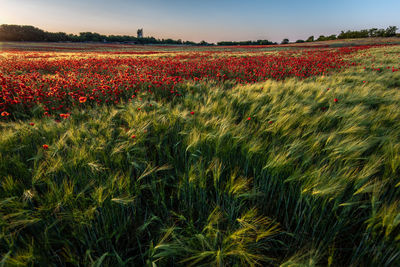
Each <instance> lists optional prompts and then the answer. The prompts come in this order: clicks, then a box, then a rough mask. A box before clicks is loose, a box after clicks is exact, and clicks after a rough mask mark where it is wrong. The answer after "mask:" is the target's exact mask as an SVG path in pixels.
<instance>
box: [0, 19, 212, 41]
mask: <svg viewBox="0 0 400 267" xmlns="http://www.w3.org/2000/svg"><path fill="white" fill-rule="evenodd" d="M0 41H17V42H18V41H27V42H134V43H137V44H178V45H179V44H188V45H209V43H207V42H205V41H201V42H200V43H195V42H191V41H182V40H180V39H179V40H173V39H156V38H154V37H143V38H137V37H135V36H129V35H102V34H99V33H93V32H81V33H79V35H75V34H66V33H65V32H47V31H44V30H42V29H39V28H36V27H34V26H28V25H7V24H3V25H0Z"/></svg>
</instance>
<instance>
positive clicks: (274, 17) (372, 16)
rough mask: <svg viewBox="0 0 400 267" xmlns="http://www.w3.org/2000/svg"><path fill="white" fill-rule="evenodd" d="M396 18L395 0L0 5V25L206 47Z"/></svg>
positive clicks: (399, 22) (9, 1) (397, 22)
mask: <svg viewBox="0 0 400 267" xmlns="http://www.w3.org/2000/svg"><path fill="white" fill-rule="evenodd" d="M399 14H400V0H397V1H395V0H381V1H379V0H375V1H371V0H347V1H345V0H337V1H329V2H328V1H323V0H320V1H316V0H306V1H293V0H287V1H285V0H280V1H269V0H264V1H261V0H248V1H237V0H233V1H228V0H215V1H210V0H196V1H191V0H186V1H184V0H146V1H144V0H113V1H104V0H69V1H61V0H0V24H24V25H34V26H36V27H39V28H42V29H44V30H48V31H64V32H67V33H79V32H82V31H92V32H98V33H103V34H128V35H136V30H137V29H138V28H142V27H143V29H144V34H145V36H154V37H156V38H174V39H183V40H192V41H201V40H206V41H209V42H217V41H223V40H257V39H268V40H272V41H277V42H279V41H281V40H282V39H283V38H289V39H290V40H291V41H295V40H297V39H306V38H307V37H308V36H310V35H315V36H316V37H318V36H319V35H321V34H324V35H328V34H337V33H339V32H340V31H341V30H348V29H354V30H359V29H365V28H372V27H377V28H386V27H387V26H390V25H394V26H398V27H399V28H400V15H399Z"/></svg>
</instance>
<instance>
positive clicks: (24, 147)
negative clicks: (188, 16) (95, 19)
mask: <svg viewBox="0 0 400 267" xmlns="http://www.w3.org/2000/svg"><path fill="white" fill-rule="evenodd" d="M399 70H400V45H398V41H397V44H396V43H395V42H394V39H393V40H392V39H390V40H380V42H379V44H378V43H376V42H375V43H373V42H368V41H361V42H360V43H355V41H347V42H345V43H338V42H325V43H320V44H318V43H317V44H313V45H304V44H298V45H288V46H251V47H184V46H165V47H164V46H134V45H126V44H125V45H111V44H45V43H2V44H0V88H1V91H0V97H1V98H0V114H1V116H0V254H1V256H2V259H1V262H0V265H1V266H25V265H29V266H66V265H68V266H69V265H73V266H111V265H115V266H124V265H125V266H258V265H260V266H285V267H288V266H399V265H400V109H399V107H400V91H399V90H400V71H399Z"/></svg>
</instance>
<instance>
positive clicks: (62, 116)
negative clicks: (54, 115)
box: [60, 113, 71, 119]
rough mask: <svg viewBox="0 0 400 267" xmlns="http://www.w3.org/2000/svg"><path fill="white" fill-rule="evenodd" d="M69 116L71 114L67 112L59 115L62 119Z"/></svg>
mask: <svg viewBox="0 0 400 267" xmlns="http://www.w3.org/2000/svg"><path fill="white" fill-rule="evenodd" d="M69 116H71V114H69V113H65V114H63V113H61V114H60V117H61V118H63V119H68V118H69Z"/></svg>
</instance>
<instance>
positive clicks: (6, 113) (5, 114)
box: [1, 111, 10, 117]
mask: <svg viewBox="0 0 400 267" xmlns="http://www.w3.org/2000/svg"><path fill="white" fill-rule="evenodd" d="M8 115H10V113H8V112H7V111H3V112H2V113H1V116H3V117H7V116H8Z"/></svg>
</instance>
